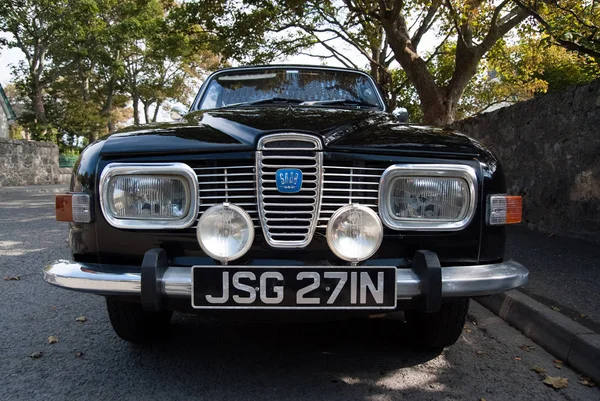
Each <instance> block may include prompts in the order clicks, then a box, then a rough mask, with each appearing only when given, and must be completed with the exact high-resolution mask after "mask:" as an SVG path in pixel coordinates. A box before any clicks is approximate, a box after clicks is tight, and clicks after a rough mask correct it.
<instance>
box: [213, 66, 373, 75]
mask: <svg viewBox="0 0 600 401" xmlns="http://www.w3.org/2000/svg"><path fill="white" fill-rule="evenodd" d="M261 68H264V69H279V68H298V69H319V70H338V71H349V72H359V73H362V74H367V73H366V72H365V71H362V70H359V69H356V68H348V67H334V66H328V65H315V64H256V65H242V66H238V67H227V68H221V69H219V70H217V71H215V72H224V71H232V70H236V71H239V70H250V69H261Z"/></svg>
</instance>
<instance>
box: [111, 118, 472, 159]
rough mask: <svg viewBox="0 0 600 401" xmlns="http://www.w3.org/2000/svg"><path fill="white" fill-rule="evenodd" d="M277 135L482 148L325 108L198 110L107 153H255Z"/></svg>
mask: <svg viewBox="0 0 600 401" xmlns="http://www.w3.org/2000/svg"><path fill="white" fill-rule="evenodd" d="M276 132H299V133H309V134H314V135H318V136H320V137H321V138H322V139H323V144H324V147H325V150H329V151H340V152H366V153H378V154H408V155H410V154H412V155H446V156H460V157H474V156H477V155H479V154H480V152H481V148H480V145H478V144H477V143H475V142H474V141H473V140H471V139H470V138H468V137H466V136H465V135H462V134H459V133H457V132H455V131H453V130H450V129H444V128H435V127H430V126H422V125H413V124H402V123H398V122H397V120H396V119H395V118H394V117H393V116H392V115H391V114H389V113H386V112H382V111H372V110H354V109H332V108H321V107H298V106H291V107H250V108H248V107H243V108H225V109H218V110H207V111H197V112H193V113H190V114H188V115H187V116H186V117H185V118H184V119H182V121H180V122H178V123H171V124H168V123H167V124H165V123H163V124H154V125H147V126H141V127H140V126H135V127H130V128H127V129H125V130H122V131H120V132H118V133H116V134H113V135H111V136H110V137H108V138H107V140H106V142H105V143H104V146H103V148H102V151H101V153H102V154H104V155H129V154H181V153H198V152H232V151H252V150H255V149H256V143H257V141H258V139H259V138H260V137H261V136H262V135H265V134H269V133H276Z"/></svg>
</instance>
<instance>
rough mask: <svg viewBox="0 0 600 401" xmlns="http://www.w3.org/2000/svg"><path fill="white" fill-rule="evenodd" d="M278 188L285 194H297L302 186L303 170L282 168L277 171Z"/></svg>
mask: <svg viewBox="0 0 600 401" xmlns="http://www.w3.org/2000/svg"><path fill="white" fill-rule="evenodd" d="M275 176H276V178H277V190H278V191H279V192H281V193H284V194H295V193H296V192H300V189H301V188H302V170H298V169H297V168H281V169H279V170H277V172H276V173H275Z"/></svg>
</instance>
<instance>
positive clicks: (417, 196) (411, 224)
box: [379, 164, 477, 231]
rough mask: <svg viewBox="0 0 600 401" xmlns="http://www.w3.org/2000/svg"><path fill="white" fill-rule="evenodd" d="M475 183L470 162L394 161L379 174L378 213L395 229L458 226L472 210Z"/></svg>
mask: <svg viewBox="0 0 600 401" xmlns="http://www.w3.org/2000/svg"><path fill="white" fill-rule="evenodd" d="M476 183H477V177H476V175H475V170H474V169H473V168H471V167H469V166H463V165H454V164H452V165H447V164H440V165H432V164H422V165H394V166H391V167H389V168H388V169H387V170H386V171H385V172H384V173H383V176H382V178H381V185H380V188H379V191H380V193H379V213H380V215H381V218H382V220H383V222H384V223H385V224H386V225H387V226H388V227H390V228H392V229H396V230H416V231H425V230H431V231H452V230H459V229H461V228H463V227H465V226H466V225H467V224H469V222H470V221H471V219H472V218H473V215H474V213H475V197H476V190H475V188H476Z"/></svg>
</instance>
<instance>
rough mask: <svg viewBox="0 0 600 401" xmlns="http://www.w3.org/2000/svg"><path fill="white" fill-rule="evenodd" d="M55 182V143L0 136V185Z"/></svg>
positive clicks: (56, 172) (56, 155)
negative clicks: (18, 139)
mask: <svg viewBox="0 0 600 401" xmlns="http://www.w3.org/2000/svg"><path fill="white" fill-rule="evenodd" d="M58 182H59V169H58V146H56V145H54V144H52V143H50V142H36V141H17V140H13V139H5V138H0V187H3V186H20V185H36V184H40V185H41V184H56V183H58Z"/></svg>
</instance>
